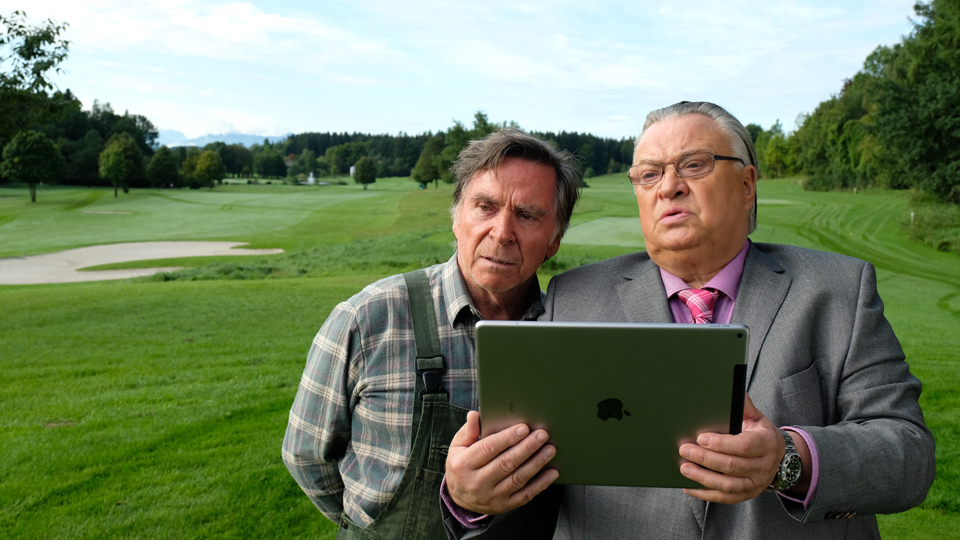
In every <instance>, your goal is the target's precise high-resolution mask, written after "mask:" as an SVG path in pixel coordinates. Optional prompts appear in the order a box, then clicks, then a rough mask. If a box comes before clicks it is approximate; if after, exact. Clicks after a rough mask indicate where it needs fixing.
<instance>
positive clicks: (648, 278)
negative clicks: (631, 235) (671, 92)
mask: <svg viewBox="0 0 960 540" xmlns="http://www.w3.org/2000/svg"><path fill="white" fill-rule="evenodd" d="M643 255H644V259H643V261H642V262H641V263H640V264H638V265H635V266H633V267H632V268H627V269H626V271H625V272H624V273H623V277H624V279H623V281H621V282H620V283H619V284H618V285H617V286H616V288H617V297H618V298H619V299H620V304H621V309H622V310H623V314H624V316H625V319H624V320H625V321H627V322H643V323H658V322H664V323H669V322H673V315H671V314H670V306H669V305H668V304H667V298H666V297H665V296H664V294H663V280H662V279H660V268H659V267H658V266H657V265H656V264H654V263H653V261H651V260H650V258H649V257H647V255H646V253H644V254H643Z"/></svg>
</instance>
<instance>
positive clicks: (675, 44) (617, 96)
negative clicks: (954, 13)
mask: <svg viewBox="0 0 960 540" xmlns="http://www.w3.org/2000/svg"><path fill="white" fill-rule="evenodd" d="M913 4H914V0H863V1H859V0H857V1H845V0H833V1H826V0H808V1H794V0H785V1H776V2H771V1H768V0H758V1H754V0H722V1H700V2H693V1H674V0H661V1H658V2H646V1H637V0H634V1H633V2H604V1H593V2H586V1H583V0H580V1H577V2H567V1H564V0H559V1H555V2H549V3H546V2H544V3H536V2H529V3H528V2H525V1H524V0H484V1H483V2H468V1H461V2H450V1H448V0H442V1H441V0H405V1H403V2H398V1H396V0H350V1H346V0H325V1H322V2H312V1H304V0H300V1H286V0H275V1H271V2H265V1H261V0H256V1H250V2H232V1H223V2H214V1H191V0H164V1H159V0H148V1H136V0H122V1H121V0H84V1H82V2H76V1H64V0H31V2H30V3H29V6H28V7H26V8H24V7H23V5H22V4H21V5H18V3H17V2H11V1H10V0H0V14H3V15H9V14H10V13H11V12H12V11H14V10H16V9H20V10H23V11H26V13H27V16H28V19H27V21H28V24H31V25H38V24H40V23H41V22H42V21H44V20H46V19H48V18H50V19H53V20H54V21H55V22H58V23H62V22H66V23H68V24H69V28H68V29H67V31H66V33H65V37H66V39H68V40H69V41H70V42H71V43H70V52H69V56H68V58H67V60H66V61H65V63H64V64H63V65H62V68H63V73H61V74H59V75H57V76H55V77H54V78H53V80H54V82H55V83H56V84H57V86H58V87H59V88H60V89H61V90H65V89H68V88H69V89H70V90H72V91H73V93H74V94H75V95H77V96H78V97H79V98H80V100H81V101H82V102H83V105H84V108H89V107H90V106H91V105H92V104H93V100H94V99H97V100H99V101H100V102H101V103H103V102H108V103H110V104H111V106H112V107H113V109H114V110H115V111H117V112H120V113H122V112H123V111H129V112H130V113H131V114H142V115H144V116H146V117H147V118H149V119H150V120H151V121H152V122H153V123H154V124H155V125H156V126H157V127H158V128H159V129H162V130H177V131H180V132H182V133H184V134H185V135H187V136H188V137H198V136H202V135H206V134H211V133H213V134H220V133H234V132H236V133H249V134H256V135H282V134H285V133H291V132H292V133H300V132H305V131H316V132H325V131H336V132H343V131H347V132H364V133H390V134H396V133H399V132H406V133H410V134H414V133H423V132H426V131H434V132H435V131H438V130H445V129H447V128H448V127H450V126H451V125H452V124H453V122H454V121H455V120H459V121H461V122H464V123H465V124H467V125H470V124H471V123H472V119H473V116H474V113H475V112H476V111H478V110H482V111H484V112H485V113H486V114H487V115H488V117H489V119H490V120H491V121H496V122H503V121H514V122H517V123H518V124H519V125H520V126H521V127H522V128H524V129H527V130H533V131H561V130H565V131H579V132H589V133H593V134H594V135H598V136H603V137H615V138H620V137H631V138H632V137H634V136H636V134H637V133H638V132H639V130H640V128H641V127H642V124H643V119H644V117H645V116H646V114H647V113H648V112H649V111H650V110H652V109H655V108H659V107H662V106H665V105H669V104H671V103H675V102H677V101H681V100H690V101H697V100H705V101H712V102H715V103H717V104H719V105H721V106H723V107H724V108H726V109H727V110H729V111H730V112H731V113H733V114H734V115H735V116H737V117H738V118H739V119H740V120H741V121H742V122H743V123H744V124H746V123H751V122H752V123H756V124H760V125H761V126H763V127H765V128H769V127H770V126H771V125H773V124H774V122H776V121H777V120H780V121H781V122H782V123H783V127H784V129H785V130H786V131H791V130H793V129H795V127H796V123H795V121H796V118H797V115H798V114H801V113H810V112H812V111H813V110H814V109H815V108H816V107H817V105H818V104H819V103H820V102H821V101H824V100H827V99H829V98H830V96H831V95H833V94H836V93H837V92H838V91H839V90H840V88H841V86H842V84H843V80H844V79H845V78H848V77H852V76H853V74H854V73H856V72H857V71H858V70H859V69H860V68H861V67H862V65H863V61H864V59H865V58H866V56H867V55H868V54H870V52H871V51H873V50H874V49H875V48H876V47H877V46H879V45H888V46H889V45H893V44H895V43H898V42H900V41H901V39H902V37H903V36H904V35H907V34H909V32H910V31H911V28H912V23H911V20H910V17H912V16H914V13H913V8H912V6H913Z"/></svg>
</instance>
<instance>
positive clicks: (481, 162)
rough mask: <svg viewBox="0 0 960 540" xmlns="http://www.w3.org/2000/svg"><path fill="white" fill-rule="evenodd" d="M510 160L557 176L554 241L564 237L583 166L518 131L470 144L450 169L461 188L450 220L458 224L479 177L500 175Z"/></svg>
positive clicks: (506, 130) (456, 191)
mask: <svg viewBox="0 0 960 540" xmlns="http://www.w3.org/2000/svg"><path fill="white" fill-rule="evenodd" d="M506 158H519V159H522V160H525V161H531V162H533V163H541V164H543V165H546V166H548V167H550V168H552V169H553V170H554V171H555V172H556V174H557V187H556V192H555V196H554V202H555V211H556V212H555V214H556V222H557V225H556V228H555V229H554V232H553V239H557V238H560V237H563V234H564V233H565V232H566V231H567V227H568V226H569V225H570V217H571V216H572V215H573V208H574V207H575V206H576V205H577V200H578V199H579V198H580V186H581V185H582V181H581V177H580V162H579V161H577V158H576V157H575V156H574V155H573V154H571V153H570V152H568V151H566V150H560V151H558V150H555V149H554V148H553V147H552V146H550V144H548V143H546V142H544V141H542V140H540V139H538V138H536V137H534V136H533V135H529V134H527V133H524V132H522V131H520V130H519V129H516V128H509V127H508V128H503V129H502V130H500V131H497V132H494V133H491V134H489V135H487V136H486V137H484V138H482V139H477V140H475V141H470V142H469V143H468V144H467V146H466V147H464V149H463V150H462V151H461V152H460V155H459V156H458V157H457V161H456V162H454V164H453V165H452V166H451V167H450V172H451V173H453V176H454V178H455V179H456V182H457V185H456V187H455V188H454V190H453V204H452V205H451V206H450V216H451V217H452V218H453V221H454V223H456V221H457V214H458V213H459V212H460V205H461V204H462V203H463V200H462V197H463V192H464V191H465V190H466V189H467V184H469V183H470V182H471V181H472V180H473V179H474V177H475V176H476V175H477V173H480V172H485V171H496V170H497V168H498V167H500V165H501V164H502V163H503V160H504V159H506Z"/></svg>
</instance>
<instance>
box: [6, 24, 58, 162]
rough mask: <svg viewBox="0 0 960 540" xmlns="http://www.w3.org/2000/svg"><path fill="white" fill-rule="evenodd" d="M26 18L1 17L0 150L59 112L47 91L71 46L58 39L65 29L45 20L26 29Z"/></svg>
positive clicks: (56, 104)
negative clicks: (52, 73) (51, 77)
mask: <svg viewBox="0 0 960 540" xmlns="http://www.w3.org/2000/svg"><path fill="white" fill-rule="evenodd" d="M26 17H27V16H26V14H25V13H23V12H22V11H14V12H13V13H12V14H11V15H10V16H9V17H4V16H0V147H5V146H6V144H7V143H8V142H10V140H11V139H13V137H14V136H16V135H17V133H19V132H20V131H22V130H24V129H35V127H34V126H36V125H37V124H39V123H41V122H44V121H46V120H47V119H48V118H49V117H50V116H52V115H53V114H55V113H56V112H57V111H58V110H59V106H58V105H59V103H58V102H57V101H55V100H51V99H50V97H49V96H47V93H46V91H47V90H48V89H51V88H53V83H51V82H50V80H49V72H50V71H51V70H53V72H54V73H59V72H60V68H59V67H58V66H59V64H60V63H61V62H62V61H63V60H64V59H65V58H66V57H67V50H68V49H69V46H70V42H69V41H66V40H64V39H63V38H62V37H61V34H62V33H63V32H64V31H65V30H66V27H67V25H66V24H61V25H58V24H56V23H54V22H53V21H52V20H49V19H48V20H47V21H46V23H45V24H42V25H41V26H27V25H26ZM54 138H56V135H54Z"/></svg>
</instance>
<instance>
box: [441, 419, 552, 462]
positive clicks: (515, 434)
mask: <svg viewBox="0 0 960 540" xmlns="http://www.w3.org/2000/svg"><path fill="white" fill-rule="evenodd" d="M477 418H478V421H477V422H478V423H477V430H478V431H477V434H478V436H479V414H477ZM469 424H470V415H469V414H468V415H467V424H465V425H464V428H469ZM462 430H463V428H461V431H462ZM538 433H539V434H542V436H543V440H542V441H541V442H540V443H539V444H537V443H536V439H537V435H538V434H537V433H534V434H533V435H534V436H533V438H532V439H533V440H532V441H530V440H526V439H528V438H529V437H528V436H529V435H530V428H528V427H527V426H526V424H517V425H515V426H513V427H509V428H507V429H505V430H503V431H501V432H499V433H494V434H493V435H489V436H487V437H484V438H483V439H480V440H479V441H478V440H476V438H473V441H474V442H472V443H471V444H470V445H469V446H468V448H469V451H468V452H463V453H462V454H460V456H461V459H462V460H463V461H462V465H463V466H466V467H469V468H471V469H479V468H481V467H484V466H486V465H487V464H488V463H491V462H495V463H496V464H497V465H498V466H500V467H501V468H502V469H503V470H504V472H506V473H510V472H513V471H514V470H515V469H516V468H517V467H518V466H519V465H520V464H521V463H523V460H525V459H526V458H528V457H530V456H531V455H532V454H533V453H534V452H536V451H537V449H538V448H540V446H542V445H543V443H545V442H546V441H547V439H546V432H544V431H543V430H540V431H539V432H538ZM458 435H459V432H458ZM468 435H469V434H468ZM454 440H456V438H454ZM465 440H469V439H465ZM521 441H525V442H526V444H524V445H520V446H519V447H518V446H517V445H519V444H520V443H521ZM453 446H454V444H453V443H452V442H451V452H452V451H453ZM508 449H509V450H510V451H509V452H507V450H508ZM518 460H519V461H518Z"/></svg>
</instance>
